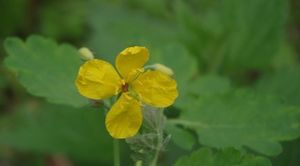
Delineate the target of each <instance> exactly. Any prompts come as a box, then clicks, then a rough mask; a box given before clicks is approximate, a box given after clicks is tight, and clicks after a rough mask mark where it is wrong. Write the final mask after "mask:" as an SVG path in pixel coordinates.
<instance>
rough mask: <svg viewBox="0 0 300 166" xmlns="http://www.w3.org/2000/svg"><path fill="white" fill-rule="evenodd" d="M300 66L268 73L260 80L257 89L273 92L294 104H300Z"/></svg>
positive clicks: (268, 92) (263, 91) (258, 90)
mask: <svg viewBox="0 0 300 166" xmlns="http://www.w3.org/2000/svg"><path fill="white" fill-rule="evenodd" d="M299 85H300V66H297V67H292V68H286V69H281V70H279V71H277V72H275V73H273V74H272V73H268V74H266V75H264V76H263V78H262V79H261V80H259V81H258V83H257V85H256V91H257V92H258V93H262V94H266V93H267V94H273V95H277V96H279V97H281V98H282V99H283V100H284V101H286V102H287V103H289V104H292V105H298V106H300V86H299Z"/></svg>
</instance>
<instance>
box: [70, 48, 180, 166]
mask: <svg viewBox="0 0 300 166" xmlns="http://www.w3.org/2000/svg"><path fill="white" fill-rule="evenodd" d="M80 53H81V54H82V56H83V59H85V60H87V61H86V62H85V63H84V64H83V65H82V66H81V67H80V69H79V72H78V76H77V79H76V82H75V83H76V87H77V89H78V91H79V93H80V94H81V95H82V96H84V97H87V98H88V99H91V100H104V99H108V98H111V99H113V100H115V101H116V102H115V103H113V104H109V105H107V106H106V108H108V109H109V110H108V112H107V114H106V118H105V125H106V129H107V131H108V132H109V134H110V135H111V136H112V137H113V138H115V139H127V143H129V144H130V146H131V148H132V149H133V150H134V151H135V152H136V153H137V154H139V155H141V156H142V157H139V156H137V155H135V157H134V160H135V161H136V165H142V164H150V163H151V164H152V165H156V162H157V159H158V154H159V152H160V151H161V150H162V149H163V147H164V145H165V143H166V142H167V140H168V138H169V137H168V136H164V133H163V128H164V123H165V122H164V121H165V119H166V118H165V117H164V115H163V112H162V110H163V108H165V107H168V106H170V105H172V104H173V103H174V101H175V99H176V98H177V96H178V90H177V83H176V81H175V80H174V79H173V78H172V74H173V72H172V70H171V69H169V68H167V67H165V66H163V65H161V64H155V65H151V66H145V67H144V65H145V64H146V62H147V61H148V59H149V51H148V49H147V48H145V47H140V46H134V47H129V48H126V49H125V50H123V51H122V52H121V53H120V54H119V55H118V56H117V57H116V62H115V65H116V69H117V70H115V69H114V67H113V66H112V65H111V64H110V63H108V62H106V61H104V60H100V59H94V58H93V54H92V53H91V52H90V51H89V50H88V49H87V48H82V49H80ZM114 96H115V97H114ZM110 103H112V102H110ZM143 116H144V119H145V120H144V125H143V126H144V129H143V132H140V134H137V133H138V132H139V130H140V128H141V126H142V124H143ZM117 151H118V144H117V142H116V140H115V165H119V159H118V158H119V157H118V152H117ZM149 152H153V155H150V154H149ZM143 154H144V155H147V156H148V159H147V157H145V156H143ZM149 156H152V158H153V159H151V160H150V159H149Z"/></svg>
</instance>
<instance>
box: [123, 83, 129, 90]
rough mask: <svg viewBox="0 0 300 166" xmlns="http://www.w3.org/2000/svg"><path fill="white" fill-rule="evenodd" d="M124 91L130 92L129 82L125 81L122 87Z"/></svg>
mask: <svg viewBox="0 0 300 166" xmlns="http://www.w3.org/2000/svg"><path fill="white" fill-rule="evenodd" d="M121 89H122V92H128V89H129V84H128V83H126V82H125V83H123V85H122V87H121Z"/></svg>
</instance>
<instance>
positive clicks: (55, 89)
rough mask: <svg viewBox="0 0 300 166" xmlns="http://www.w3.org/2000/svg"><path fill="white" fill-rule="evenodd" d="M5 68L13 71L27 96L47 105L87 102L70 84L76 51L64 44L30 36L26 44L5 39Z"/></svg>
mask: <svg viewBox="0 0 300 166" xmlns="http://www.w3.org/2000/svg"><path fill="white" fill-rule="evenodd" d="M5 49H6V52H7V53H8V55H9V56H8V57H7V58H6V59H5V64H6V66H7V67H8V68H9V69H11V70H13V71H14V72H16V74H17V78H18V79H19V81H20V83H21V84H22V85H23V86H24V87H25V88H26V89H27V90H28V92H29V93H31V94H33V95H36V96H40V97H44V98H46V99H47V100H48V101H49V102H52V103H57V104H67V105H71V106H75V107H80V106H83V105H85V104H86V103H87V100H86V99H85V98H83V97H81V96H80V95H79V94H78V92H77V91H76V88H75V85H74V81H75V79H76V75H77V72H78V70H79V67H80V65H81V60H80V58H79V53H78V52H77V50H76V49H75V48H74V47H72V46H70V45H67V44H61V45H57V44H56V43H55V42H54V41H52V40H50V39H46V38H43V37H39V36H31V37H29V38H28V39H27V40H26V42H23V41H21V40H20V39H18V38H8V39H6V40H5Z"/></svg>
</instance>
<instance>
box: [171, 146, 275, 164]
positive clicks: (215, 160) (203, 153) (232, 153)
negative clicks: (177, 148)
mask: <svg viewBox="0 0 300 166" xmlns="http://www.w3.org/2000/svg"><path fill="white" fill-rule="evenodd" d="M187 165H188V166H200V165H203V166H271V165H272V164H271V162H270V161H269V160H268V159H266V158H264V157H259V156H254V155H251V154H243V153H241V152H239V151H237V150H235V149H231V148H229V149H224V150H218V151H213V150H212V149H209V148H201V149H199V150H197V151H194V152H193V153H192V154H190V155H188V156H184V157H181V158H180V159H179V160H177V162H176V163H175V166H187Z"/></svg>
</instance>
